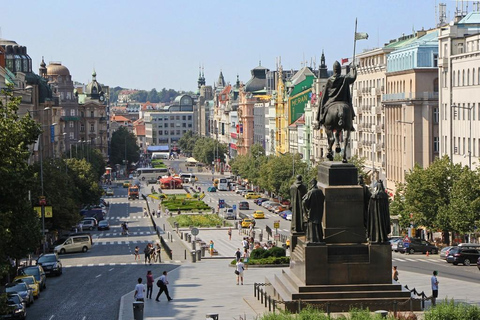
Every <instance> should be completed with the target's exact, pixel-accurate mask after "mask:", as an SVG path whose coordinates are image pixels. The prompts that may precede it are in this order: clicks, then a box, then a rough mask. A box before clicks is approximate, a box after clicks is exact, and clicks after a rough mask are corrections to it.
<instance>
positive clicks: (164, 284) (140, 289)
mask: <svg viewBox="0 0 480 320" xmlns="http://www.w3.org/2000/svg"><path fill="white" fill-rule="evenodd" d="M167 274H168V273H167V271H163V273H162V275H161V276H160V278H159V279H158V281H157V287H159V290H158V293H157V297H156V298H155V301H157V302H160V295H161V294H162V293H165V296H166V297H167V299H168V301H172V300H173V299H172V298H171V297H170V294H169V292H168V279H167ZM137 282H138V283H137V285H136V286H135V293H134V295H133V298H134V299H135V300H136V301H145V298H147V299H152V293H153V284H154V282H155V279H154V277H153V274H152V271H151V270H148V271H147V289H146V293H145V285H144V284H143V283H142V282H143V279H142V278H138V280H137Z"/></svg>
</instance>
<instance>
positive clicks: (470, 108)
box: [452, 106, 473, 170]
mask: <svg viewBox="0 0 480 320" xmlns="http://www.w3.org/2000/svg"><path fill="white" fill-rule="evenodd" d="M452 108H459V109H463V110H468V118H469V122H470V129H469V130H470V133H469V137H468V167H469V168H470V170H471V169H472V109H473V106H471V107H465V106H452Z"/></svg>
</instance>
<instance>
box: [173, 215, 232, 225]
mask: <svg viewBox="0 0 480 320" xmlns="http://www.w3.org/2000/svg"><path fill="white" fill-rule="evenodd" d="M222 221H223V219H222V218H220V217H219V216H217V215H216V214H184V215H178V216H175V217H170V218H168V222H169V223H170V224H171V225H172V226H173V223H174V222H177V223H178V226H179V227H180V228H188V227H189V226H194V227H215V226H218V225H221V224H222Z"/></svg>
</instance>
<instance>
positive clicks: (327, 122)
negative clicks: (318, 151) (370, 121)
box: [315, 61, 357, 163]
mask: <svg viewBox="0 0 480 320" xmlns="http://www.w3.org/2000/svg"><path fill="white" fill-rule="evenodd" d="M341 71H342V68H341V66H340V63H339V62H338V61H335V63H334V64H333V75H332V76H331V77H330V78H328V80H327V83H326V85H325V88H324V90H323V93H322V97H321V101H320V105H319V110H318V112H317V119H316V123H315V128H316V129H318V128H319V127H320V125H323V126H324V127H325V132H326V134H327V139H328V148H327V151H328V153H327V158H328V159H329V160H330V161H332V160H333V151H332V147H333V144H334V143H335V142H336V143H337V144H336V148H335V152H336V153H340V152H341V151H342V149H341V148H340V142H341V140H340V139H341V137H342V138H343V152H342V162H343V163H347V146H348V143H349V141H350V132H352V131H355V128H354V127H353V119H354V118H355V112H354V110H353V106H352V98H351V96H350V85H351V84H352V83H354V82H355V80H356V79H357V69H356V67H355V65H354V64H350V72H349V73H348V74H346V75H342V74H341ZM342 132H343V135H341V133H342Z"/></svg>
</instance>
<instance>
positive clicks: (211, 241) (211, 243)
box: [209, 240, 215, 257]
mask: <svg viewBox="0 0 480 320" xmlns="http://www.w3.org/2000/svg"><path fill="white" fill-rule="evenodd" d="M209 247H210V257H213V252H214V250H215V249H214V248H213V247H214V243H213V240H210V245H209Z"/></svg>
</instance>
